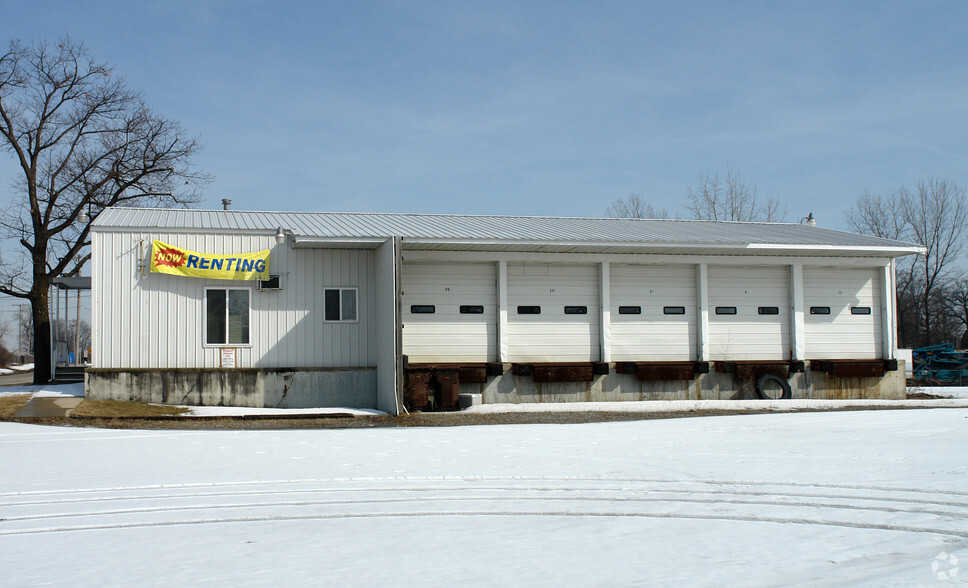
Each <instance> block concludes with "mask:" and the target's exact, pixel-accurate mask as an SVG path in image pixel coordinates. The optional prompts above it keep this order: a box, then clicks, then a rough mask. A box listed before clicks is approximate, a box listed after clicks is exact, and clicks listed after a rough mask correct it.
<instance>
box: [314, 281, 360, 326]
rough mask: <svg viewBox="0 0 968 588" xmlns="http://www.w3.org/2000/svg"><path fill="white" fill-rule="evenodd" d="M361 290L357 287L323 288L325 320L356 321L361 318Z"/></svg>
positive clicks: (332, 321)
mask: <svg viewBox="0 0 968 588" xmlns="http://www.w3.org/2000/svg"><path fill="white" fill-rule="evenodd" d="M358 300H359V291H358V290H357V289H356V288H324V289H323V321H324V322H327V323H355V322H357V321H358V320H359V312H358V308H357V305H358Z"/></svg>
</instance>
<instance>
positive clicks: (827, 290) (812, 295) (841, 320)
mask: <svg viewBox="0 0 968 588" xmlns="http://www.w3.org/2000/svg"><path fill="white" fill-rule="evenodd" d="M881 271H882V270H880V269H871V268H833V267H804V268H803V305H804V309H803V311H804V348H805V352H806V357H807V359H879V358H881V357H882V355H881V353H882V347H883V338H882V336H881V283H880V282H881V280H880V277H879V276H880V272H881ZM811 306H818V307H829V308H830V314H829V315H820V314H810V307H811ZM851 307H867V308H870V309H871V313H870V314H869V315H856V314H851V311H850V309H851Z"/></svg>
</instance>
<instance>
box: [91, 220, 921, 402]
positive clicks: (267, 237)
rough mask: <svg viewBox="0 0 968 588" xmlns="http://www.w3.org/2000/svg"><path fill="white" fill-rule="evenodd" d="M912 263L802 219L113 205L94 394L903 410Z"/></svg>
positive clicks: (99, 304)
mask: <svg viewBox="0 0 968 588" xmlns="http://www.w3.org/2000/svg"><path fill="white" fill-rule="evenodd" d="M155 241H159V242H162V243H163V244H170V245H171V246H173V247H178V248H182V249H184V250H187V251H188V253H191V252H192V251H194V252H201V253H203V254H205V255H208V254H211V255H215V256H238V255H241V254H245V253H249V252H255V251H263V250H268V253H267V256H268V264H267V267H266V268H265V270H266V271H265V272H264V273H267V274H269V276H262V277H264V278H266V279H263V280H254V279H242V280H239V279H234V280H228V279H215V278H204V277H202V278H199V277H190V276H184V275H171V274H167V273H158V272H156V271H152V270H153V264H152V244H153V242H155ZM919 251H920V249H919V248H918V247H917V246H915V245H911V244H908V243H900V242H896V241H889V240H885V239H879V238H874V237H867V236H861V235H855V234H851V233H845V232H840V231H832V230H828V229H823V228H819V227H812V226H806V225H799V224H768V223H726V222H709V221H682V220H640V219H581V218H533V217H500V216H458V215H416V214H350V213H294V212H292V213H289V212H250V211H236V210H220V211H198V210H166V209H131V208H111V209H107V210H105V211H103V212H102V213H101V214H100V215H99V216H98V217H97V219H96V220H95V222H94V224H93V228H92V325H93V333H92V335H93V352H92V367H91V369H89V370H88V373H87V383H86V388H87V390H86V391H87V394H88V395H89V397H92V398H104V399H124V400H127V399H134V400H145V401H151V402H165V403H173V404H199V405H201V404H211V405H238V406H258V407H264V406H265V407H291V408H294V407H322V406H334V407H360V408H378V409H380V410H384V411H387V412H390V413H394V414H396V413H399V412H401V411H402V410H404V408H405V407H406V408H407V409H426V408H439V409H450V408H456V407H457V406H458V404H459V403H464V404H466V403H468V402H478V401H482V402H484V403H495V402H541V401H545V402H549V401H551V402H569V401H600V400H614V401H619V400H643V399H645V400H648V399H684V398H695V399H705V398H744V397H745V398H749V397H755V396H756V395H760V396H766V397H774V396H775V397H791V396H792V397H799V398H827V397H841V398H844V397H846V398H851V397H857V398H860V397H899V396H901V395H903V392H904V372H903V368H902V369H900V370H899V369H898V365H897V361H896V356H895V354H896V348H897V341H896V335H895V333H896V324H895V323H896V320H895V303H894V290H895V284H894V279H895V272H894V266H895V259H896V258H897V257H900V256H904V255H909V254H914V253H917V252H919ZM231 259H235V257H232V258H231ZM229 263H231V262H229ZM213 267H214V262H213Z"/></svg>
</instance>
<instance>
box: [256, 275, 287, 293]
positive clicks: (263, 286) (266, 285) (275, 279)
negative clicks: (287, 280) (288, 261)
mask: <svg viewBox="0 0 968 588" xmlns="http://www.w3.org/2000/svg"><path fill="white" fill-rule="evenodd" d="M259 289H260V290H282V276H280V275H279V274H269V279H268V280H259Z"/></svg>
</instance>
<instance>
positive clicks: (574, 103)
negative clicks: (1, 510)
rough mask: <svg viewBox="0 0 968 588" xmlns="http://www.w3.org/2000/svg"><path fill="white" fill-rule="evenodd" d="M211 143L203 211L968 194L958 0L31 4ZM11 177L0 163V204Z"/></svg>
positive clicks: (5, 15) (830, 216)
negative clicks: (746, 188)
mask: <svg viewBox="0 0 968 588" xmlns="http://www.w3.org/2000/svg"><path fill="white" fill-rule="evenodd" d="M0 16H2V18H0V42H3V43H6V42H7V41H8V40H9V39H11V38H20V39H22V40H24V41H27V42H30V41H34V40H38V39H44V38H47V39H50V40H54V39H56V38H58V37H59V36H61V35H63V34H65V33H69V34H70V35H71V36H72V37H74V39H76V40H79V41H83V42H84V43H86V44H87V45H88V46H89V48H90V51H91V53H92V55H93V56H95V57H96V58H97V59H99V60H103V61H106V62H108V63H110V64H112V65H114V66H115V68H116V70H117V71H118V72H119V73H121V74H123V75H124V76H125V77H126V78H127V80H128V82H129V84H130V85H131V86H133V87H135V88H139V89H142V90H143V91H144V94H145V97H146V99H147V101H148V103H149V104H151V105H152V106H153V107H154V108H156V109H157V110H159V111H161V112H163V113H165V114H167V115H168V116H170V117H172V118H175V119H177V120H179V121H181V123H182V124H183V125H184V126H185V127H186V128H187V129H188V130H190V131H191V132H192V133H197V134H199V135H200V136H201V138H202V139H203V141H204V142H205V143H206V149H205V151H204V152H203V153H202V155H201V157H200V158H199V159H198V164H199V167H200V168H202V169H203V170H205V171H207V172H209V173H211V174H213V175H214V176H215V181H214V182H213V183H212V184H211V185H210V186H209V188H208V189H207V191H206V199H205V202H204V204H203V206H204V207H205V208H218V207H219V206H220V205H219V200H220V199H221V198H232V199H233V207H234V208H237V209H262V210H336V211H367V212H381V211H390V212H428V213H432V212H447V213H469V214H524V215H554V216H602V215H603V214H604V210H605V207H606V206H607V205H608V204H609V203H610V202H611V201H613V200H615V199H616V198H621V197H624V196H626V195H628V194H630V193H635V194H638V195H640V196H642V197H643V198H644V199H646V200H647V201H649V202H651V203H653V204H655V205H657V206H660V207H665V208H667V209H669V210H670V211H678V210H679V206H680V204H681V203H682V202H683V201H684V200H685V195H686V192H687V190H688V188H689V187H690V186H694V185H696V183H697V179H698V177H699V175H700V174H704V173H713V172H717V171H719V172H720V173H725V171H726V168H727V166H729V168H730V169H731V170H732V171H734V172H735V173H737V174H738V175H739V176H740V177H741V178H742V179H743V180H745V181H746V182H747V183H749V184H753V185H755V186H756V187H757V189H758V190H759V193H760V195H761V196H774V197H776V198H778V199H779V200H780V201H781V202H782V203H783V204H784V205H785V206H786V207H787V210H788V219H789V220H792V221H794V222H795V221H796V220H798V219H799V218H800V217H802V216H805V215H806V214H807V212H810V211H812V212H814V214H815V215H816V216H817V217H818V220H819V223H820V225H821V226H827V227H830V228H846V225H845V223H844V220H843V214H842V210H843V209H844V208H845V207H846V206H848V205H849V204H850V203H851V202H853V201H854V200H855V199H856V198H857V197H858V196H859V195H860V194H861V193H862V192H863V191H864V190H865V189H868V190H872V191H875V192H882V193H887V192H890V191H891V190H892V189H894V188H896V187H898V186H900V185H912V184H914V182H916V181H917V180H918V179H924V178H930V177H944V178H947V179H950V180H952V181H954V182H956V183H957V184H959V185H961V186H963V187H964V186H968V174H966V169H968V165H966V164H968V149H966V147H968V116H966V115H968V100H966V97H968V77H966V73H968V72H966V60H968V35H966V32H968V31H966V28H968V2H965V1H963V0H951V1H938V2H933V1H917V2H860V1H852V2H798V3H794V2H675V3H671V2H670V3H658V2H655V3H653V2H641V1H639V2H561V1H558V2H526V1H517V2H507V3H504V2H453V1H452V2H416V1H409V2H259V1H248V2H244V1H240V2H208V1H205V0H195V1H192V2H130V1H126V2H107V1H105V2H46V1H38V0H34V1H29V2H27V1H20V0H7V1H6V2H5V3H4V4H3V7H2V8H0ZM12 172H13V170H12V167H11V166H10V163H9V160H8V158H6V157H3V158H0V174H2V175H3V176H4V177H3V178H0V198H3V196H4V193H3V191H7V192H8V194H7V195H8V197H10V198H12V197H15V196H16V195H15V194H14V193H13V192H12V191H11V190H9V188H8V186H9V183H10V182H9V179H8V178H9V176H10V174H11V173H12Z"/></svg>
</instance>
